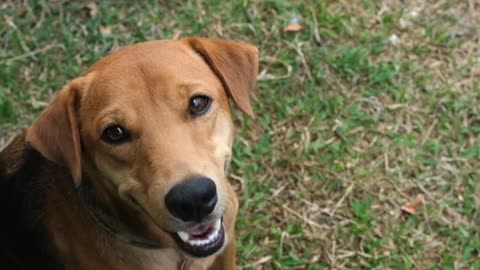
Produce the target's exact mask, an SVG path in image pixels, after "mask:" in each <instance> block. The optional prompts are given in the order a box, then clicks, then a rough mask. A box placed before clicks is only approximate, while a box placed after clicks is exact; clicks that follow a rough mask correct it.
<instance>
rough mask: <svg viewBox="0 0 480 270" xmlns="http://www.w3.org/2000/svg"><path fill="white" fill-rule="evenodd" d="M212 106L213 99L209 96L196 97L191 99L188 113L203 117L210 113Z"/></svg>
mask: <svg viewBox="0 0 480 270" xmlns="http://www.w3.org/2000/svg"><path fill="white" fill-rule="evenodd" d="M211 104H212V99H211V98H209V97H207V96H194V97H192V98H191V99H190V102H189V104H188V111H189V112H190V114H191V115H192V116H201V115H204V114H205V113H206V112H207V111H208V109H209V108H210V105H211Z"/></svg>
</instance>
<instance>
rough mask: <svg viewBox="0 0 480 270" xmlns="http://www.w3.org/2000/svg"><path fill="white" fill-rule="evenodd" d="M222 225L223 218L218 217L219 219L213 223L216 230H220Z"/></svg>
mask: <svg viewBox="0 0 480 270" xmlns="http://www.w3.org/2000/svg"><path fill="white" fill-rule="evenodd" d="M221 225H222V220H220V219H217V220H216V221H215V224H213V228H214V229H215V231H218V230H220V226H221Z"/></svg>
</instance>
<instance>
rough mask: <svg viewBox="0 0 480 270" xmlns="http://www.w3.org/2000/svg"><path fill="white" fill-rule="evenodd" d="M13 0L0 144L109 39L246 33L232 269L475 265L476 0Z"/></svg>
mask: <svg viewBox="0 0 480 270" xmlns="http://www.w3.org/2000/svg"><path fill="white" fill-rule="evenodd" d="M21 2H22V3H20V2H18V3H17V2H15V4H14V3H13V1H12V3H10V2H8V1H7V2H5V3H2V4H0V15H1V16H0V17H1V18H2V19H1V21H0V37H1V38H0V145H1V144H2V143H5V140H6V139H7V138H8V137H9V136H10V135H11V134H13V133H14V132H15V130H16V129H17V128H19V127H25V126H28V125H29V124H30V123H31V122H32V121H33V119H35V117H36V116H37V115H38V113H39V112H40V111H41V109H43V108H44V107H45V104H46V102H48V100H49V99H50V98H51V97H52V96H53V95H54V94H55V93H56V92H57V91H58V90H59V89H60V88H61V86H62V85H63V84H65V82H66V81H67V80H69V79H72V78H74V77H75V76H78V75H79V74H81V72H82V71H84V70H85V69H86V68H87V67H88V66H89V65H91V64H92V63H94V62H95V61H96V60H98V59H99V58H100V57H101V56H102V55H104V54H106V53H108V52H110V51H112V50H114V49H116V48H119V47H121V46H125V45H128V44H132V43H135V42H140V41H144V40H151V39H163V38H172V37H173V36H174V35H175V33H178V32H181V33H182V37H185V36H190V35H199V36H204V37H215V38H223V39H233V40H242V41H247V42H250V43H253V44H255V45H256V46H257V47H258V48H259V50H260V57H261V68H260V71H261V73H262V74H263V75H262V76H261V80H260V81H259V82H258V84H257V90H256V92H255V96H254V108H255V112H256V114H257V118H256V120H250V119H247V118H246V117H244V116H242V115H241V114H239V113H238V114H235V118H236V120H237V122H238V125H239V137H238V139H237V141H236V143H235V146H234V147H235V155H234V158H233V165H232V169H231V180H232V183H233V184H234V185H235V186H236V187H237V190H238V194H239V196H240V200H241V209H240V214H239V220H238V224H237V229H238V236H237V239H238V259H239V260H238V263H239V265H240V266H241V267H242V268H243V269H311V270H313V269H315V270H317V269H480V263H479V262H480V227H479V224H480V210H479V209H480V184H479V183H478V182H479V179H480V166H479V164H480V143H479V142H480V135H479V134H480V52H479V50H478V48H479V40H478V39H479V38H478V37H479V36H480V32H479V28H478V25H480V20H479V18H480V6H479V5H478V3H475V1H470V3H471V4H468V3H469V1H453V0H450V1H448V0H447V1H427V3H425V4H424V5H423V6H422V5H418V4H413V2H412V3H411V4H409V3H410V2H409V1H404V2H405V4H401V3H400V2H403V1H373V0H364V1H281V0H267V1H254V0H247V1H218V0H205V1H190V0H186V1H161V2H162V3H157V1H138V3H133V2H128V3H127V2H126V1H125V2H124V1H98V3H97V5H98V11H97V14H96V15H94V16H92V15H91V14H90V10H89V8H87V4H88V2H81V1H69V2H63V1H28V2H27V1H25V2H24V1H21ZM382 2H384V3H383V4H382ZM397 2H398V3H397ZM167 3H168V4H167ZM293 18H301V23H302V24H303V26H304V29H303V30H302V31H301V32H298V33H283V32H282V29H283V28H284V27H285V26H287V25H288V23H289V22H290V21H291V20H292V19H293ZM102 27H109V28H110V29H111V33H107V34H102V31H101V29H102ZM394 37H397V39H398V43H395V42H392V40H393V41H395V38H394ZM418 194H422V195H424V196H425V204H424V205H422V206H421V207H419V208H418V210H417V213H416V214H414V215H409V214H406V213H402V211H401V210H400V208H401V206H402V205H403V204H405V203H406V202H408V201H410V200H412V199H413V198H415V196H416V195H418Z"/></svg>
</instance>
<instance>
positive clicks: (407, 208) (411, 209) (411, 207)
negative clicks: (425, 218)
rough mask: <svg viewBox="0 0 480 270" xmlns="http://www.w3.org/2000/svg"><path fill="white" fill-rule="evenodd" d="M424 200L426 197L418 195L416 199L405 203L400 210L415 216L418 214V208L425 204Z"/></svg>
mask: <svg viewBox="0 0 480 270" xmlns="http://www.w3.org/2000/svg"><path fill="white" fill-rule="evenodd" d="M424 200H425V196H423V195H422V194H418V195H417V197H415V199H413V200H411V201H409V202H407V203H405V204H404V205H403V206H402V207H401V208H400V209H402V211H404V212H406V213H408V214H411V215H413V214H415V213H416V212H417V208H418V207H419V206H420V205H422V204H423V202H424Z"/></svg>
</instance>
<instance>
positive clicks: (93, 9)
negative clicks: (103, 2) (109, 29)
mask: <svg viewBox="0 0 480 270" xmlns="http://www.w3.org/2000/svg"><path fill="white" fill-rule="evenodd" d="M87 8H88V13H89V14H90V16H92V17H95V15H97V13H98V6H97V4H96V3H95V2H90V3H88V4H87Z"/></svg>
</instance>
